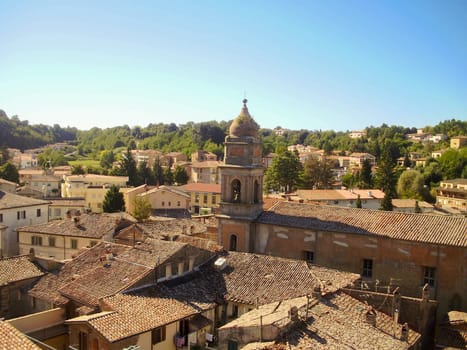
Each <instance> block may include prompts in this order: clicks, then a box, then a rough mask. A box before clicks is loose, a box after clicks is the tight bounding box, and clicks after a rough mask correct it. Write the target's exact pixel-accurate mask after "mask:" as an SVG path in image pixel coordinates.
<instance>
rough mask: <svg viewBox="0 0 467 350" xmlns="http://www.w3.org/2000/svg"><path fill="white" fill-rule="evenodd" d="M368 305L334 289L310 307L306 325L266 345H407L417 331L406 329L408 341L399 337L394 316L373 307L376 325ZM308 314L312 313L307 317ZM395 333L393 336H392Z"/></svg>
mask: <svg viewBox="0 0 467 350" xmlns="http://www.w3.org/2000/svg"><path fill="white" fill-rule="evenodd" d="M367 310H368V306H367V305H365V304H364V303H362V302H360V301H358V300H357V299H355V298H352V297H351V296H349V295H347V294H345V293H344V292H336V293H335V294H333V295H331V296H330V297H328V298H326V299H325V300H324V301H323V302H320V303H317V304H315V305H314V306H313V307H312V308H311V309H310V310H309V314H308V316H309V319H308V321H307V323H306V327H303V326H302V327H300V328H298V329H296V330H294V331H292V332H290V333H288V334H286V341H285V342H283V341H281V342H279V343H278V344H276V345H274V346H269V347H266V349H271V350H272V349H342V350H347V349H348V350H350V349H362V350H365V349H367V350H373V349H387V350H398V349H400V350H403V349H408V347H409V346H411V345H413V344H414V343H416V342H417V341H418V339H419V338H420V335H419V334H418V333H416V332H414V331H412V330H409V333H408V341H407V342H405V341H401V340H400V334H401V328H402V326H401V325H400V324H398V325H397V327H396V329H395V333H394V328H393V324H394V322H393V320H392V318H391V317H389V316H388V315H386V314H384V313H382V312H379V311H376V326H372V325H370V324H369V323H368V322H367V321H366V319H365V314H366V311H367ZM310 316H311V317H310ZM393 334H395V336H393Z"/></svg>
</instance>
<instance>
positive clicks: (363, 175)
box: [360, 159, 373, 188]
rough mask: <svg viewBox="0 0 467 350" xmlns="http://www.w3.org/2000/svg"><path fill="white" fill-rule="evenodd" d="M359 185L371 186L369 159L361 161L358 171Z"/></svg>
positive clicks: (371, 175) (371, 177)
mask: <svg viewBox="0 0 467 350" xmlns="http://www.w3.org/2000/svg"><path fill="white" fill-rule="evenodd" d="M360 187H361V188H373V173H372V172H371V163H370V160H369V159H365V160H364V161H363V163H362V170H361V172H360Z"/></svg>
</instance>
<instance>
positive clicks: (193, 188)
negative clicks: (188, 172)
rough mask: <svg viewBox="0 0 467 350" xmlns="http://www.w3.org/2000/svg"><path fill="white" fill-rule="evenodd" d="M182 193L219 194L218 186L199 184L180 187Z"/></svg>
mask: <svg viewBox="0 0 467 350" xmlns="http://www.w3.org/2000/svg"><path fill="white" fill-rule="evenodd" d="M180 189H181V190H182V191H186V192H205V193H219V194H220V193H221V185H220V184H205V183H201V182H192V183H189V184H186V185H183V186H180Z"/></svg>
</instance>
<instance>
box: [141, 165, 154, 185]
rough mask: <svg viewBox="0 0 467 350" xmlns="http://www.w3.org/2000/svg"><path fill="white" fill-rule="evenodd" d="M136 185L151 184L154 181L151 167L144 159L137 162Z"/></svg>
mask: <svg viewBox="0 0 467 350" xmlns="http://www.w3.org/2000/svg"><path fill="white" fill-rule="evenodd" d="M137 179H138V180H137V185H138V186H139V185H143V184H147V185H152V184H154V183H155V181H154V174H153V173H152V171H151V169H150V168H149V167H148V163H146V162H145V161H143V162H141V163H139V164H138V176H137Z"/></svg>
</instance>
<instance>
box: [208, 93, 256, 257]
mask: <svg viewBox="0 0 467 350" xmlns="http://www.w3.org/2000/svg"><path fill="white" fill-rule="evenodd" d="M247 102H248V101H247V99H244V100H243V108H242V110H241V111H240V114H239V116H238V117H237V118H235V120H234V121H233V122H232V124H231V125H230V129H229V135H228V136H226V138H225V144H224V164H223V165H221V166H220V176H221V203H220V208H219V214H218V215H217V218H218V220H219V243H220V244H221V245H223V246H224V248H226V249H228V250H237V251H243V252H249V251H252V250H253V236H252V235H253V232H252V221H253V220H254V219H255V218H256V217H257V216H258V215H259V214H260V213H261V212H262V210H263V176H264V168H263V164H262V144H261V141H260V139H259V136H258V130H259V126H258V124H257V123H256V122H255V121H254V120H253V118H252V117H251V115H250V113H249V112H248V107H247V105H246V104H247Z"/></svg>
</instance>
